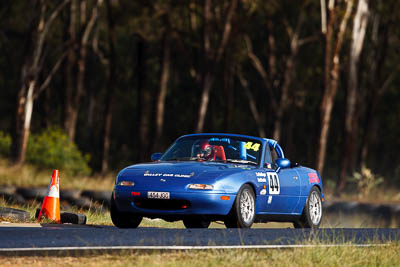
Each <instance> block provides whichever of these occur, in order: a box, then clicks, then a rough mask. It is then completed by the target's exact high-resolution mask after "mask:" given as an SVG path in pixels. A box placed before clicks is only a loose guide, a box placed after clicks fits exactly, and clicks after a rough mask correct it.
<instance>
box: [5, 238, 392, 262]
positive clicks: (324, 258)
mask: <svg viewBox="0 0 400 267" xmlns="http://www.w3.org/2000/svg"><path fill="white" fill-rule="evenodd" d="M399 250H400V245H399V244H398V243H393V244H388V245H387V246H375V247H351V246H347V247H318V246H317V247H313V248H294V249H267V250H245V249H238V250H208V251H174V252H167V253H161V252H151V253H138V252H121V253H119V254H114V255H96V256H83V257H51V256H50V257H0V263H1V264H2V266H26V265H34V266H398V263H399V262H400V254H399V253H398V251H399Z"/></svg>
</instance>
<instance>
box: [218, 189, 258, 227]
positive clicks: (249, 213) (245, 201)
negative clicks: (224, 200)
mask: <svg viewBox="0 0 400 267" xmlns="http://www.w3.org/2000/svg"><path fill="white" fill-rule="evenodd" d="M255 215H256V198H255V194H254V191H253V188H251V186H250V185H248V184H245V185H243V186H242V187H241V188H240V190H239V193H238V194H237V196H236V199H235V202H234V203H233V207H232V210H231V212H230V213H229V215H228V216H227V218H226V219H225V221H224V223H225V226H226V227H227V228H250V227H251V225H252V224H253V222H254V218H255Z"/></svg>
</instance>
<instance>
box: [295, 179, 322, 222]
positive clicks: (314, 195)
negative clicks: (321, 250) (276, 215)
mask: <svg viewBox="0 0 400 267" xmlns="http://www.w3.org/2000/svg"><path fill="white" fill-rule="evenodd" d="M321 220H322V197H321V192H320V191H319V189H318V188H317V187H315V186H314V187H313V188H311V191H310V193H309V194H308V198H307V201H306V205H305V206H304V210H303V213H302V214H301V217H300V219H299V220H298V221H295V222H293V226H294V227H295V228H318V227H319V225H320V224H321Z"/></svg>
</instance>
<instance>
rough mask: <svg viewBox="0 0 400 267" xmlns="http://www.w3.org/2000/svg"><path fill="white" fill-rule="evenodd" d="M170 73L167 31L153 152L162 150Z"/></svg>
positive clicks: (164, 42)
mask: <svg viewBox="0 0 400 267" xmlns="http://www.w3.org/2000/svg"><path fill="white" fill-rule="evenodd" d="M169 73H170V45H169V31H166V32H165V33H164V37H163V48H162V62H161V75H160V76H161V77H160V91H159V93H158V98H157V110H156V135H155V139H154V140H155V142H154V148H153V150H154V151H160V150H161V149H163V148H162V147H161V144H162V136H163V128H164V110H165V97H166V95H167V90H168V81H169Z"/></svg>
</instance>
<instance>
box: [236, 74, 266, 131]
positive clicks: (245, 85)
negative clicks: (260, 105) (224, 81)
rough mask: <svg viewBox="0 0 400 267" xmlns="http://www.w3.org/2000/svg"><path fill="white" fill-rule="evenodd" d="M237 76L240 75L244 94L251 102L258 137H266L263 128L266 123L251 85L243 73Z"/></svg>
mask: <svg viewBox="0 0 400 267" xmlns="http://www.w3.org/2000/svg"><path fill="white" fill-rule="evenodd" d="M237 75H238V78H239V81H240V84H241V85H242V87H243V89H244V92H245V94H246V96H247V99H248V100H249V107H250V111H251V114H252V115H253V118H254V120H255V121H256V124H257V128H258V135H259V136H260V137H266V135H265V130H264V126H263V125H264V121H263V119H262V118H261V115H260V112H259V111H258V109H257V104H256V100H255V99H254V96H253V94H252V93H251V91H250V88H249V83H248V82H247V80H246V79H245V78H244V77H243V75H242V73H240V72H238V73H237Z"/></svg>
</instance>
